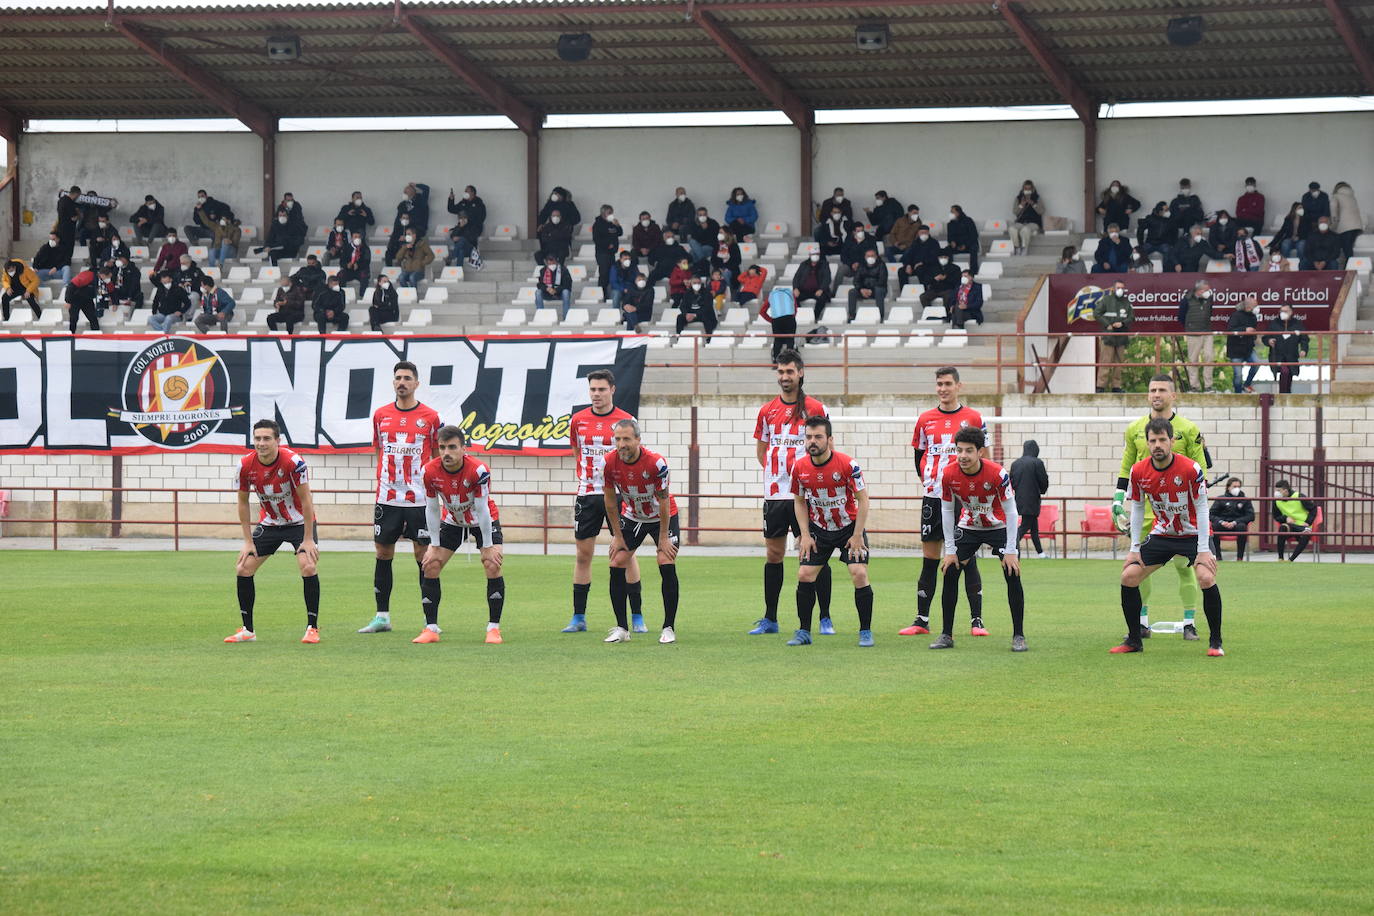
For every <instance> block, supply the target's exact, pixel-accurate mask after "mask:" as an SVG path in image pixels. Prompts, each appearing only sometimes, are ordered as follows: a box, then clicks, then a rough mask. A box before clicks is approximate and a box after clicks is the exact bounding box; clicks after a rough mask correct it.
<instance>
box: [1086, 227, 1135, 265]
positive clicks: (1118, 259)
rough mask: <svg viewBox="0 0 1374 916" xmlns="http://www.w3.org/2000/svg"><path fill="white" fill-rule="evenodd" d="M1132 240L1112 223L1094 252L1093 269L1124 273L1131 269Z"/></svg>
mask: <svg viewBox="0 0 1374 916" xmlns="http://www.w3.org/2000/svg"><path fill="white" fill-rule="evenodd" d="M1131 254H1132V251H1131V241H1130V239H1128V238H1126V237H1125V235H1123V234H1122V232H1121V227H1120V226H1118V225H1116V223H1112V224H1111V225H1109V226H1108V227H1107V234H1106V236H1104V237H1103V239H1102V240H1101V241H1100V242H1098V243H1097V250H1096V251H1094V252H1093V271H1094V272H1096V273H1102V274H1124V273H1127V272H1129V271H1130V269H1131Z"/></svg>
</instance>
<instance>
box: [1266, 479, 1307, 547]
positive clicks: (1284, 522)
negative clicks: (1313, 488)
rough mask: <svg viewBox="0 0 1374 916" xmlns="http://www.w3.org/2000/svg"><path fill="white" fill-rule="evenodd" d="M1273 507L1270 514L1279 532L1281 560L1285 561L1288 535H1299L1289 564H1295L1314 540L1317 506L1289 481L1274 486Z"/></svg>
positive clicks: (1282, 481) (1281, 481)
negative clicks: (1313, 530)
mask: <svg viewBox="0 0 1374 916" xmlns="http://www.w3.org/2000/svg"><path fill="white" fill-rule="evenodd" d="M1271 506H1272V507H1271V508H1270V510H1269V514H1270V515H1271V516H1272V517H1273V519H1274V524H1275V526H1277V528H1278V531H1279V535H1278V543H1277V544H1276V545H1275V546H1276V549H1277V552H1278V555H1279V559H1280V560H1282V559H1283V551H1284V547H1285V545H1287V543H1288V535H1290V534H1294V535H1297V537H1296V538H1295V540H1296V541H1297V546H1296V547H1294V548H1293V553H1292V555H1291V556H1290V557H1288V562H1289V563H1292V562H1295V561H1296V560H1297V559H1298V556H1299V555H1300V554H1301V553H1302V552H1303V551H1304V550H1306V549H1307V545H1308V543H1310V542H1311V540H1312V522H1313V521H1314V520H1315V519H1316V517H1317V504H1316V502H1314V501H1313V500H1310V499H1304V498H1303V495H1302V494H1301V493H1299V492H1298V491H1297V490H1295V489H1293V485H1292V484H1291V483H1289V482H1288V481H1286V480H1280V481H1279V482H1278V483H1276V484H1274V502H1273V503H1272V504H1271Z"/></svg>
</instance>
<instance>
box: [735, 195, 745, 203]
mask: <svg viewBox="0 0 1374 916" xmlns="http://www.w3.org/2000/svg"><path fill="white" fill-rule="evenodd" d="M735 203H740V204H742V203H744V195H743V194H736V195H735Z"/></svg>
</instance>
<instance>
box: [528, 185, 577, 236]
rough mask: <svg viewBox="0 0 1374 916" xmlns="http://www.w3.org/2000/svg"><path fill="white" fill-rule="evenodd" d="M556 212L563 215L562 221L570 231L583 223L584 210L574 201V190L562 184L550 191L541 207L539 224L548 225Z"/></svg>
mask: <svg viewBox="0 0 1374 916" xmlns="http://www.w3.org/2000/svg"><path fill="white" fill-rule="evenodd" d="M555 213H557V214H558V215H559V216H560V217H561V220H560V222H562V224H563V225H564V226H566V227H567V228H568V231H569V233H571V232H572V231H573V230H574V229H576V228H577V226H579V225H580V224H581V223H582V211H580V210H578V209H577V204H575V203H573V197H572V192H571V191H569V190H568V189H567V188H565V187H563V186H562V185H559V186H558V187H556V188H554V189H553V190H552V191H550V192H549V199H548V200H547V201H545V202H544V206H543V207H541V208H540V209H539V225H541V226H543V225H547V224H548V222H549V221H550V220H551V219H552V218H553V215H554V214H555Z"/></svg>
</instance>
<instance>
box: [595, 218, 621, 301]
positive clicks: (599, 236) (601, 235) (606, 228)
mask: <svg viewBox="0 0 1374 916" xmlns="http://www.w3.org/2000/svg"><path fill="white" fill-rule="evenodd" d="M624 234H625V230H624V229H622V228H621V226H620V220H618V219H616V216H615V208H614V207H612V206H611V205H610V204H602V205H601V214H600V215H599V216H597V218H596V219H594V220H592V248H593V250H594V251H595V252H596V285H597V286H599V287H601V300H602V301H603V302H605V301H606V300H608V299H610V298H611V265H612V264H614V263H615V256H616V253H617V252H619V251H620V237H621V236H623V235H624Z"/></svg>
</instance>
